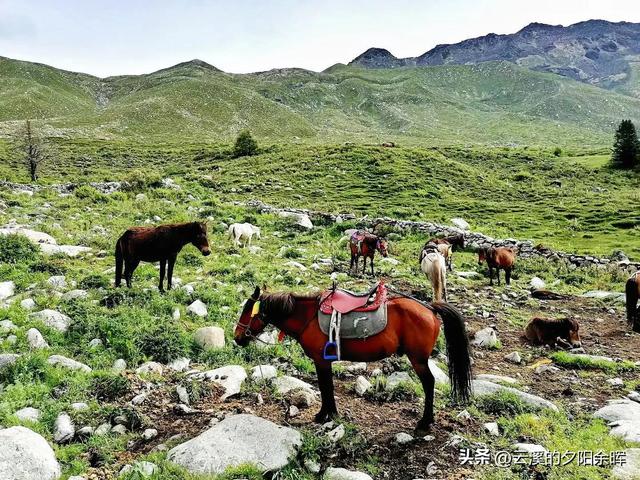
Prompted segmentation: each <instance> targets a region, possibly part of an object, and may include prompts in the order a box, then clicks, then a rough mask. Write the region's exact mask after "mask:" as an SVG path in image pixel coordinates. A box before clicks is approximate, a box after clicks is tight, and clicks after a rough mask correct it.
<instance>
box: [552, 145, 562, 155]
mask: <svg viewBox="0 0 640 480" xmlns="http://www.w3.org/2000/svg"><path fill="white" fill-rule="evenodd" d="M553 155H554V156H555V157H559V156H560V155H562V149H561V148H560V147H556V148H554V149H553Z"/></svg>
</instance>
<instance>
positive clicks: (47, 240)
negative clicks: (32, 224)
mask: <svg viewBox="0 0 640 480" xmlns="http://www.w3.org/2000/svg"><path fill="white" fill-rule="evenodd" d="M1 235H23V236H25V237H27V238H28V239H29V240H30V241H31V243H37V244H49V245H56V244H57V242H56V239H55V238H53V237H52V236H51V235H49V234H47V233H44V232H38V231H36V230H30V229H28V228H23V227H20V226H18V225H4V226H3V227H0V236H1Z"/></svg>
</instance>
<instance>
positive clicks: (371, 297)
mask: <svg viewBox="0 0 640 480" xmlns="http://www.w3.org/2000/svg"><path fill="white" fill-rule="evenodd" d="M386 301H387V287H386V286H385V285H384V283H383V282H379V283H377V284H376V285H374V286H373V287H372V288H371V289H370V290H369V291H368V292H364V293H354V292H351V291H349V290H344V289H342V288H336V287H334V288H332V289H330V290H326V291H325V292H323V293H322V295H321V297H320V311H321V312H322V313H324V314H327V315H330V314H331V313H332V312H333V311H334V310H335V311H337V312H340V313H342V314H346V313H350V312H371V311H374V310H378V309H379V308H380V306H381V305H383V304H385V303H386Z"/></svg>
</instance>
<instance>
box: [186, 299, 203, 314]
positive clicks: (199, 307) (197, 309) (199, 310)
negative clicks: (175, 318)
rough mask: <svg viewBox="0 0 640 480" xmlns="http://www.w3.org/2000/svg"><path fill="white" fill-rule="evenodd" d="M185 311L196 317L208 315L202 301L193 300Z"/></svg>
mask: <svg viewBox="0 0 640 480" xmlns="http://www.w3.org/2000/svg"><path fill="white" fill-rule="evenodd" d="M187 311H188V312H189V313H192V314H193V315H196V316H198V317H206V316H207V313H208V311H207V306H206V305H205V304H204V303H203V302H202V300H195V301H194V302H193V303H192V304H191V305H189V306H188V307H187Z"/></svg>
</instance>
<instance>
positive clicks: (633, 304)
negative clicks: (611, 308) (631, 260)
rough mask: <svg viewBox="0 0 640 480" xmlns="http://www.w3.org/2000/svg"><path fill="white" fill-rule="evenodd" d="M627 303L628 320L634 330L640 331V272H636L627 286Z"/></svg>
mask: <svg viewBox="0 0 640 480" xmlns="http://www.w3.org/2000/svg"><path fill="white" fill-rule="evenodd" d="M625 291H626V303H627V322H629V326H630V327H631V328H633V331H634V332H638V333H640V312H639V311H638V298H639V297H640V272H636V273H634V274H633V275H631V277H629V280H627V284H626V287H625Z"/></svg>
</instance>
